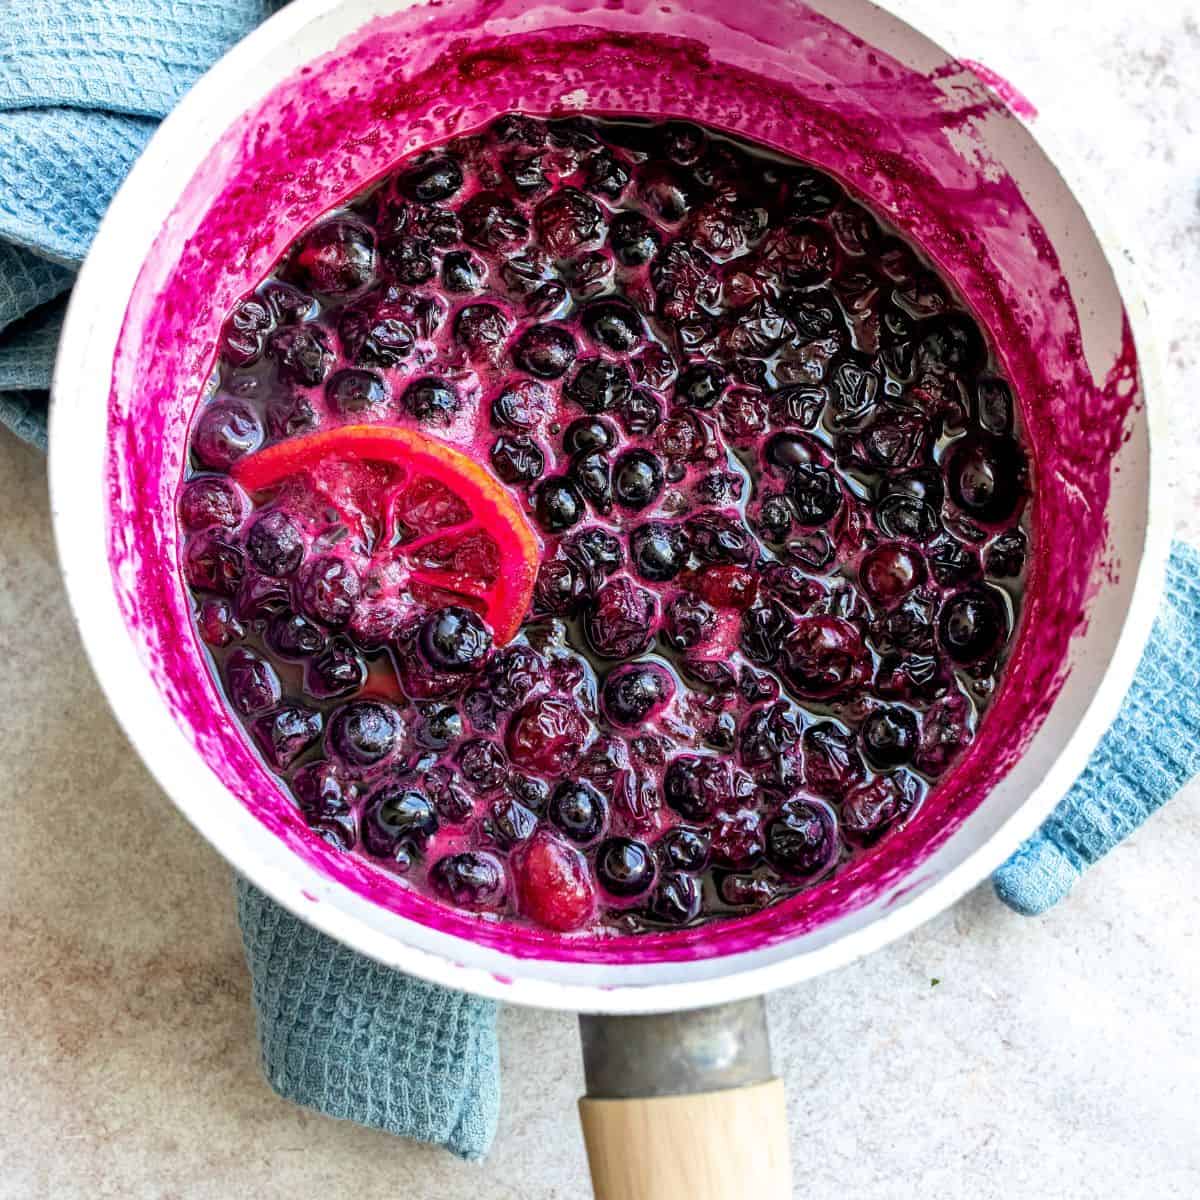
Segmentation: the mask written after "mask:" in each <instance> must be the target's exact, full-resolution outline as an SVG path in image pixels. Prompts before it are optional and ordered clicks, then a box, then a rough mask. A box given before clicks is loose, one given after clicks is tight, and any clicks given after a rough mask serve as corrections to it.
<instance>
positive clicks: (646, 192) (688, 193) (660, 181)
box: [638, 163, 697, 224]
mask: <svg viewBox="0 0 1200 1200" xmlns="http://www.w3.org/2000/svg"><path fill="white" fill-rule="evenodd" d="M696 191H697V188H696V185H695V183H694V182H693V180H692V179H691V178H690V177H689V176H688V175H687V174H686V173H685V172H683V171H680V170H678V169H677V168H676V167H674V166H672V165H669V164H667V163H652V164H649V165H647V166H644V167H642V169H641V172H640V175H639V178H638V192H639V193H640V194H641V196H642V198H643V199H644V200H645V201H646V203H647V204H649V205H650V207H651V208H652V209H653V210H654V211H655V212H656V213H657V214H658V215H659V216H660V217H661V218H662V219H663V220H664V221H667V222H670V223H671V224H674V223H675V222H676V221H682V220H683V218H684V217H686V216H687V214H688V209H689V208H691V205H692V200H693V198H694V197H695V194H696Z"/></svg>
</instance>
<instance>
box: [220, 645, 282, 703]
mask: <svg viewBox="0 0 1200 1200" xmlns="http://www.w3.org/2000/svg"><path fill="white" fill-rule="evenodd" d="M225 690H226V693H227V694H228V696H229V699H230V700H231V701H232V703H233V707H234V708H236V709H237V710H238V712H240V713H241V714H242V716H244V717H248V716H251V715H252V714H253V713H258V712H262V711H263V710H264V709H267V708H273V707H274V706H275V705H276V704H278V703H279V701H280V700H281V699H282V697H283V687H282V685H281V684H280V682H279V676H278V675H277V674H276V673H275V668H274V667H272V666H271V664H270V663H269V662H267V661H266V660H265V659H262V658H260V657H259V656H258V655H257V654H255V653H254V651H253V650H247V649H246V648H245V647H243V646H239V647H238V648H237V649H236V650H234V651H233V653H232V654H230V656H229V658H228V659H226V661H225Z"/></svg>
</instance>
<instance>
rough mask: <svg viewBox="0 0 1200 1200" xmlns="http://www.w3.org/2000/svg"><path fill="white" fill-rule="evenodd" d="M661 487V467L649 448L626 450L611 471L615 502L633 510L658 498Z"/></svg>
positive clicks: (643, 506) (641, 507)
mask: <svg viewBox="0 0 1200 1200" xmlns="http://www.w3.org/2000/svg"><path fill="white" fill-rule="evenodd" d="M662 489H663V469H662V463H660V462H659V461H658V458H657V457H656V456H655V455H653V454H651V453H650V451H649V450H627V451H626V452H625V453H624V454H622V455H621V457H620V458H618V459H617V465H616V468H615V470H614V471H613V495H614V496H615V497H616V499H617V503H618V504H620V505H622V506H623V507H625V508H630V509H633V510H634V511H635V512H637V511H639V510H641V509H643V508H646V507H647V506H648V505H650V504H653V503H654V501H655V500H657V499H658V497H659V494H660V493H661V492H662Z"/></svg>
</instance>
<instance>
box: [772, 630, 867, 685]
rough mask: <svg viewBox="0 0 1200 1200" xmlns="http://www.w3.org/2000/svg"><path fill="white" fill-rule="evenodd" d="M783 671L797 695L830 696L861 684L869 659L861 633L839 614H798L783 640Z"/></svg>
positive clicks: (864, 678) (865, 676)
mask: <svg viewBox="0 0 1200 1200" xmlns="http://www.w3.org/2000/svg"><path fill="white" fill-rule="evenodd" d="M783 655H784V658H783V673H784V677H785V679H786V680H787V683H788V685H789V686H790V687H791V689H792V691H793V692H795V694H796V695H797V696H802V697H805V698H811V699H820V698H823V697H828V696H834V695H837V694H839V693H842V692H845V691H846V690H848V689H849V688H852V687H855V686H857V685H859V684H861V683H863V682H864V681H865V680H866V678H867V677H868V676H869V673H870V670H871V660H870V657H869V655H868V654H867V648H866V646H865V645H864V643H863V640H862V634H861V633H859V631H858V630H857V629H856V628H855V626H853V625H851V624H850V622H849V621H845V620H842V619H841V618H840V617H801V619H800V620H799V621H798V622H797V623H796V627H795V629H794V630H793V631H792V632H791V633H790V634H789V635H788V636H787V638H786V639H785V641H784V643H783Z"/></svg>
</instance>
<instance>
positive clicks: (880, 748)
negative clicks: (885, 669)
mask: <svg viewBox="0 0 1200 1200" xmlns="http://www.w3.org/2000/svg"><path fill="white" fill-rule="evenodd" d="M860 733H861V736H862V744H863V749H864V750H865V751H866V753H867V758H868V759H870V761H871V762H872V763H873V764H874V765H875V766H877V767H884V768H887V767H898V766H901V765H902V764H904V763H906V762H910V761H911V760H912V756H913V754H914V753H915V752H916V749H917V741H918V737H919V730H918V727H917V716H916V713H914V712H913V711H912V710H911V709H907V708H901V707H900V706H899V705H893V706H892V707H890V708H878V709H876V710H875V711H874V712H872V713H871V714H869V715H868V717H867V718H866V720H865V721H863V723H862V729H861V731H860Z"/></svg>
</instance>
